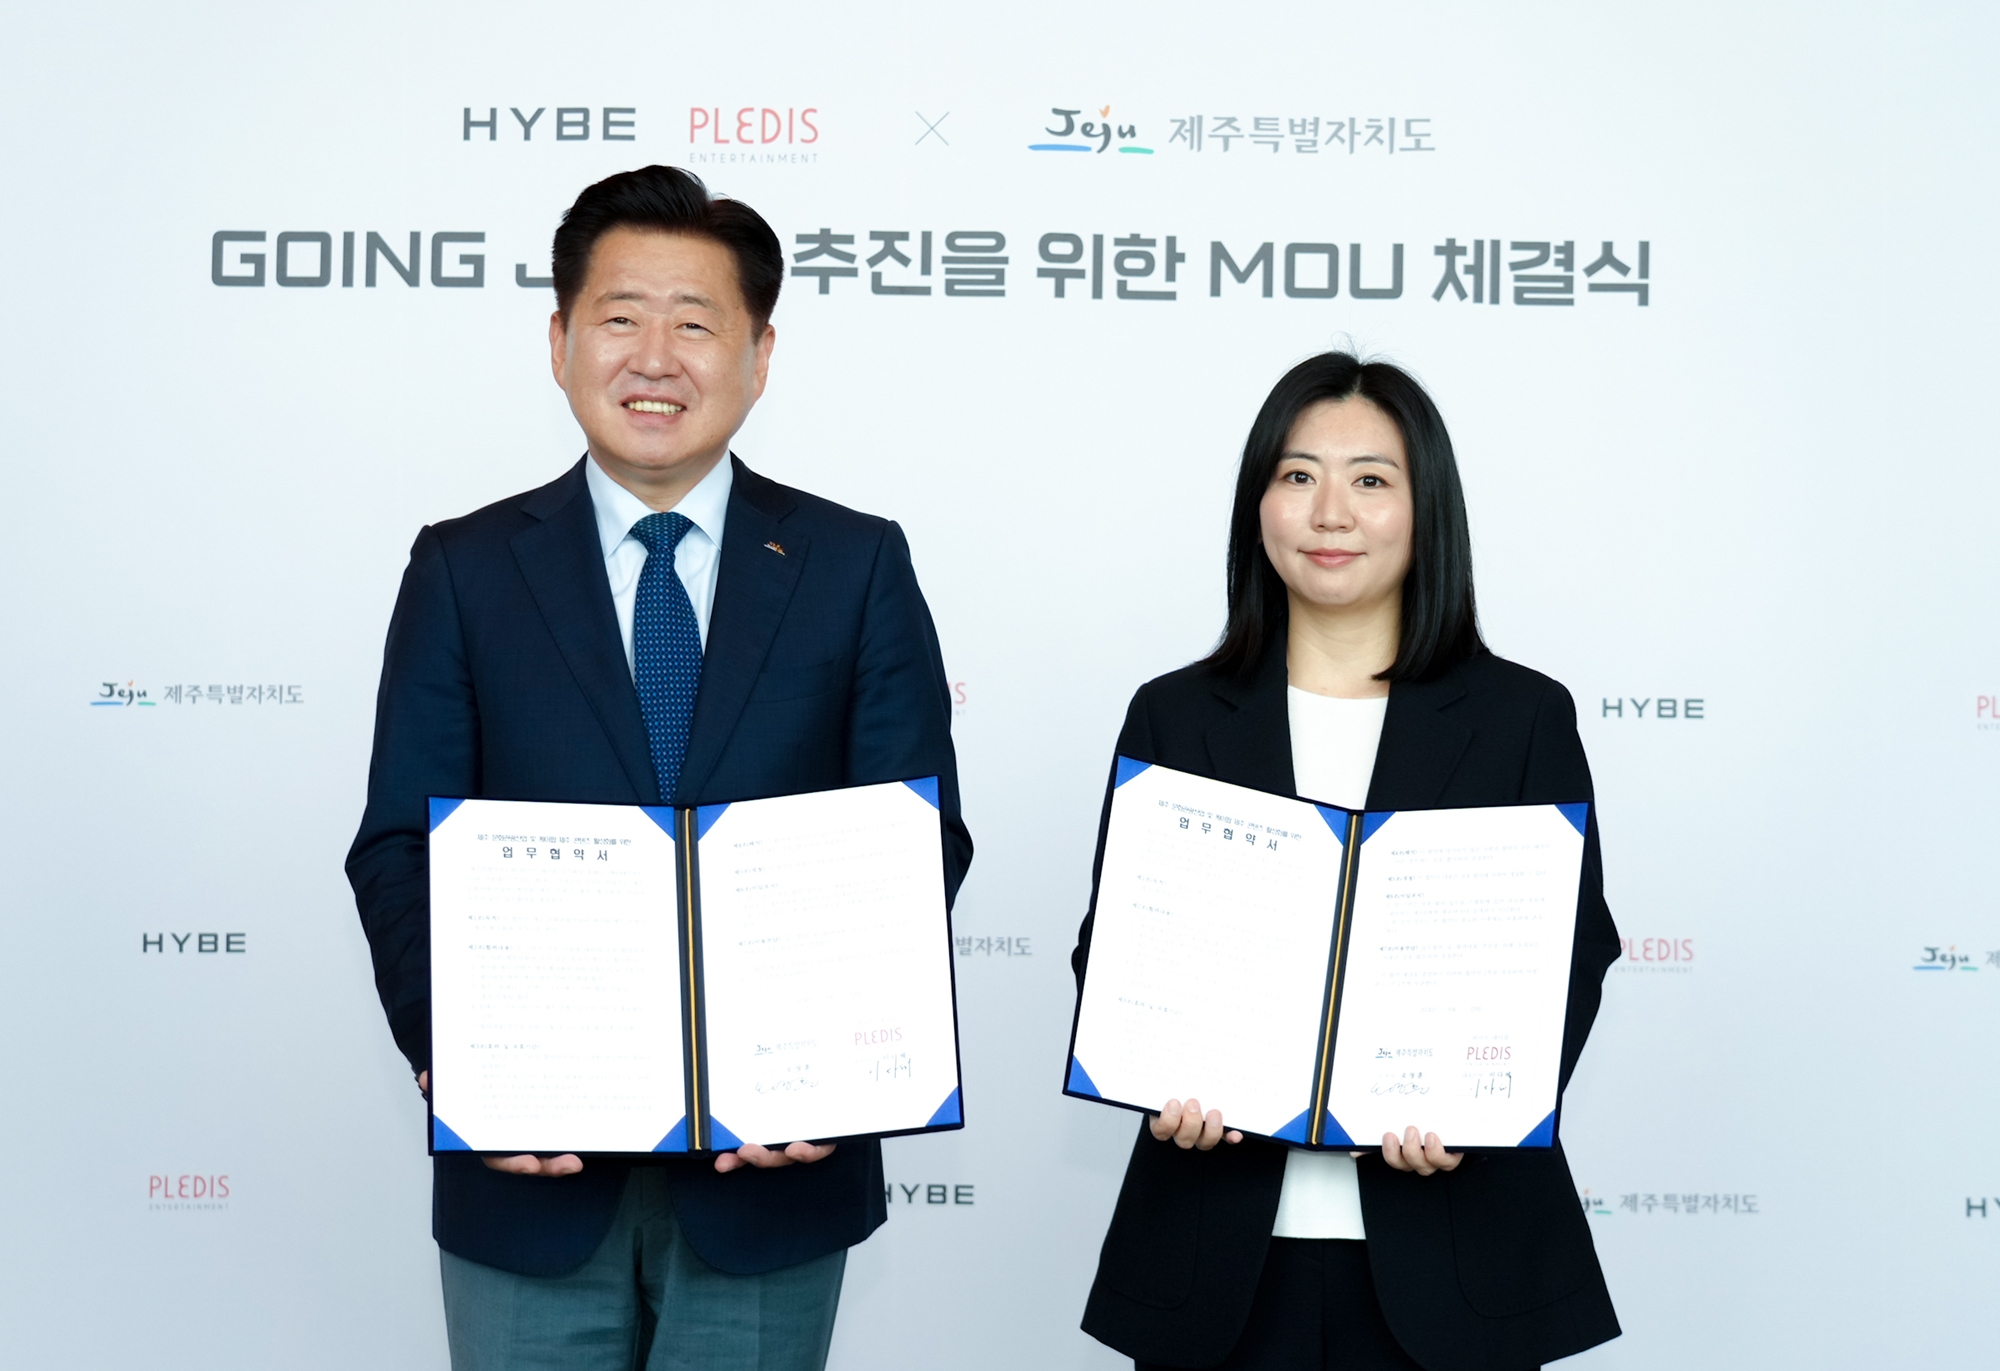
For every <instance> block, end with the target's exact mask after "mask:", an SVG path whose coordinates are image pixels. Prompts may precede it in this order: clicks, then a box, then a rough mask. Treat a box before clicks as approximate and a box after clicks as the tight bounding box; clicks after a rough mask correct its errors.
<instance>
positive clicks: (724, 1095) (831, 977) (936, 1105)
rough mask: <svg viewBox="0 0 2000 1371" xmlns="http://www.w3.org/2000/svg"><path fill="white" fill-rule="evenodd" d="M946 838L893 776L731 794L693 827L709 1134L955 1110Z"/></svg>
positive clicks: (759, 1133)
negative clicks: (813, 790) (766, 794)
mask: <svg viewBox="0 0 2000 1371" xmlns="http://www.w3.org/2000/svg"><path fill="white" fill-rule="evenodd" d="M942 842H943V840H942V836H941V831H940V827H939V823H938V810H937V806H936V805H935V804H933V803H932V802H931V801H930V800H928V799H926V798H925V797H924V796H923V795H922V794H920V793H918V791H917V790H915V789H913V788H912V787H911V786H908V785H905V784H903V783H902V782H900V781H896V782H891V783H889V784H887V785H873V786H858V787H855V788H853V789H848V790H834V791H822V792H819V793H817V794H811V795H787V796H782V797H779V798H776V799H768V800H751V801H747V802H744V803H741V804H732V805H729V806H727V807H726V808H725V809H724V810H723V812H722V814H721V816H720V817H719V818H717V819H715V821H714V823H713V824H712V825H711V826H710V827H709V828H708V830H707V831H706V832H705V833H703V834H702V836H701V839H700V851H701V860H700V868H699V869H700V874H701V931H702V985H703V989H704V992H705V994H706V997H707V998H706V1002H705V1005H704V1014H705V1016H706V1024H707V1030H706V1031H707V1041H708V1086H707V1090H708V1100H709V1117H710V1118H711V1120H712V1121H713V1123H714V1127H715V1137H716V1139H717V1140H718V1142H719V1143H726V1142H727V1137H726V1136H725V1131H726V1132H727V1133H728V1134H733V1135H734V1136H735V1137H737V1138H739V1139H741V1140H742V1141H744V1142H755V1143H763V1144H765V1145H766V1146H783V1145H784V1144H786V1143H789V1142H796V1141H800V1140H803V1139H812V1138H834V1137H845V1136H850V1135H856V1134H866V1133H890V1132H897V1131H901V1130H904V1129H913V1128H923V1127H925V1126H926V1125H928V1124H930V1123H931V1121H932V1119H933V1118H934V1117H935V1116H937V1115H938V1114H939V1111H940V1110H945V1111H946V1114H947V1117H945V1118H941V1119H939V1120H938V1122H939V1123H946V1122H957V1121H958V1117H959V1116H958V1107H959V1101H958V1099H957V1098H956V1094H957V1091H958V1084H959V1083H958V1034H957V1028H956V1021H955V1018H954V1013H953V1007H952V967H951V927H950V924H949V922H948V920H947V918H946V915H945V904H944V857H943V846H942Z"/></svg>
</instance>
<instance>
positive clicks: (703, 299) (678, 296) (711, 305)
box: [602, 290, 720, 311]
mask: <svg viewBox="0 0 2000 1371" xmlns="http://www.w3.org/2000/svg"><path fill="white" fill-rule="evenodd" d="M652 298H653V297H651V296H650V295H648V294H646V292H644V291H643V290H614V291H612V292H611V293H610V294H609V295H606V296H604V297H602V299H603V302H604V303H605V304H610V303H611V302H612V301H613V300H631V301H634V302H636V303H638V304H642V305H643V304H646V303H648V302H649V301H650V300H651V299H652ZM667 299H668V302H669V303H671V304H676V305H699V306H701V307H702V308H703V309H713V310H718V311H719V309H720V307H719V306H718V305H717V304H716V303H715V301H713V300H711V299H709V298H708V297H707V296H706V295H696V294H695V293H694V292H693V291H687V290H683V291H677V292H675V293H674V294H673V295H670V296H668V297H667Z"/></svg>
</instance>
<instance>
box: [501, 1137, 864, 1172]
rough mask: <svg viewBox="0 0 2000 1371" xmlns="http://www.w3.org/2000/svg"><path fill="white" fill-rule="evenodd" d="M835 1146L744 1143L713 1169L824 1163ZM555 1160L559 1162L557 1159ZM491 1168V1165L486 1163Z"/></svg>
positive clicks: (559, 1159)
mask: <svg viewBox="0 0 2000 1371" xmlns="http://www.w3.org/2000/svg"><path fill="white" fill-rule="evenodd" d="M834 1147H835V1144H833V1143H827V1144H826V1145H825V1146H820V1145H818V1144H815V1143H803V1142H795V1143H793V1144H791V1145H790V1146H789V1147H787V1148H786V1149H785V1150H784V1151H782V1152H773V1151H772V1150H771V1149H770V1148H768V1147H759V1146H758V1145H757V1144H756V1143H744V1144H743V1146H741V1147H739V1148H737V1149H736V1150H735V1151H734V1152H724V1153H722V1154H721V1155H720V1156H718V1157H717V1158H716V1159H715V1169H716V1170H717V1171H721V1172H725V1173H726V1172H730V1171H734V1170H736V1169H737V1168H739V1167H744V1166H755V1167H761V1168H763V1169H764V1170H766V1171H768V1170H770V1169H771V1168H772V1167H774V1166H790V1165H791V1164H792V1163H793V1162H819V1161H825V1160H826V1159H827V1158H828V1157H831V1156H832V1155H833V1149H834ZM556 1160H558V1161H561V1160H562V1158H560V1157H558V1158H557V1159H556ZM572 1160H574V1159H573V1158H572ZM487 1165H489V1166H491V1165H492V1163H491V1162H488V1163H487Z"/></svg>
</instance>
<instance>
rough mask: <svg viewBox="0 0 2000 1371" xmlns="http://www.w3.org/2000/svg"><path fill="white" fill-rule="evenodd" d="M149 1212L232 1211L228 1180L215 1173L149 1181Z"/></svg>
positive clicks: (154, 1177) (156, 1177)
mask: <svg viewBox="0 0 2000 1371" xmlns="http://www.w3.org/2000/svg"><path fill="white" fill-rule="evenodd" d="M146 1208H148V1209H150V1210H153V1211H154V1212H156V1213H157V1212H160V1211H163V1210H209V1211H217V1210H223V1209H227V1208H229V1177H228V1176H227V1175H219V1174H216V1173H214V1172H199V1171H187V1172H182V1173H181V1174H179V1175H172V1174H167V1173H161V1174H158V1175H151V1176H148V1177H146Z"/></svg>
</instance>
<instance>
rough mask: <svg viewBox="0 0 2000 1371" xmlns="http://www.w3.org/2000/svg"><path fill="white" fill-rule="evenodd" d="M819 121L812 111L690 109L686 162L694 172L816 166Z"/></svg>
mask: <svg viewBox="0 0 2000 1371" xmlns="http://www.w3.org/2000/svg"><path fill="white" fill-rule="evenodd" d="M820 119H821V114H820V111H819V108H818V107H817V106H813V105H807V106H803V107H801V106H798V105H787V106H785V107H784V108H783V109H774V108H772V107H771V106H769V105H738V106H736V107H734V108H731V107H730V106H727V105H694V106H689V108H688V147H689V152H688V161H690V162H692V163H694V164H696V165H698V166H706V165H712V164H716V163H726V164H736V163H743V162H755V163H759V164H768V165H778V164H782V163H804V162H817V161H818V160H819V148H818V146H817V145H818V143H819V141H820V126H819V125H820ZM724 149H727V151H724Z"/></svg>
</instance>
